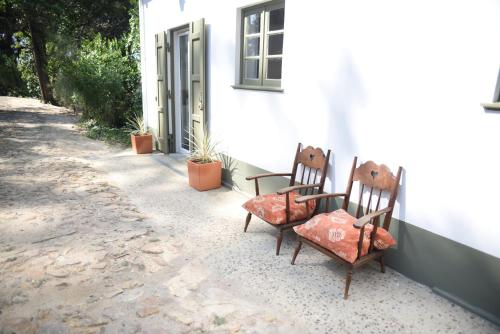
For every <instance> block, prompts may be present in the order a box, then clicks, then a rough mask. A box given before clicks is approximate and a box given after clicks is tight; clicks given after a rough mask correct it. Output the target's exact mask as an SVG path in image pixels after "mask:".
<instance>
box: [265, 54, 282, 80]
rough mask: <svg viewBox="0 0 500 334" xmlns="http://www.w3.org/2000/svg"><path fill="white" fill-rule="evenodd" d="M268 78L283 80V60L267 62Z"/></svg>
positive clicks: (275, 59)
mask: <svg viewBox="0 0 500 334" xmlns="http://www.w3.org/2000/svg"><path fill="white" fill-rule="evenodd" d="M267 78H268V79H281V58H271V59H268V60H267Z"/></svg>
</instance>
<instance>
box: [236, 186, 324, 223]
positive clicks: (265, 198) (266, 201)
mask: <svg viewBox="0 0 500 334" xmlns="http://www.w3.org/2000/svg"><path fill="white" fill-rule="evenodd" d="M289 194H290V222H295V221H299V220H303V219H306V218H307V217H308V210H307V208H306V205H305V203H302V204H297V203H295V199H296V198H297V197H299V196H300V194H299V193H297V192H290V193H289ZM307 206H308V207H309V213H312V212H313V210H314V208H315V206H316V201H309V202H307ZM243 207H244V208H245V209H246V210H247V211H248V212H250V213H252V214H254V215H256V216H257V217H259V218H261V219H263V220H265V221H266V222H268V223H271V224H273V225H281V224H285V223H286V195H278V194H267V195H259V196H255V197H254V198H252V199H250V200H248V201H247V202H246V203H245V204H243Z"/></svg>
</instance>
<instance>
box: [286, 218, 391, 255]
mask: <svg viewBox="0 0 500 334" xmlns="http://www.w3.org/2000/svg"><path fill="white" fill-rule="evenodd" d="M355 222H356V218H354V217H353V216H351V215H350V214H349V213H347V212H346V211H344V210H342V209H340V210H337V211H334V212H330V213H323V214H319V215H317V216H314V217H313V218H312V219H310V220H309V221H308V222H307V223H305V224H302V225H300V226H295V227H294V228H293V229H294V230H295V232H297V234H299V235H301V236H302V237H304V238H306V239H308V240H310V241H313V242H314V243H315V244H318V245H320V246H321V247H323V248H326V249H328V250H329V251H331V252H332V253H335V254H336V255H338V256H340V257H341V258H343V259H344V260H346V261H348V262H350V263H354V261H356V257H357V255H358V241H359V233H360V231H361V229H357V228H355V227H354V226H353V224H354V223H355ZM372 230H373V225H371V224H367V225H365V237H364V238H363V248H362V250H361V255H362V256H363V255H366V254H367V253H368V247H369V246H370V233H371V232H372ZM395 244H396V241H395V240H394V238H393V237H392V236H391V234H390V233H389V232H387V231H386V230H385V229H383V228H381V227H379V228H378V229H377V235H376V236H375V241H374V243H373V245H374V246H375V248H377V249H386V248H389V247H391V246H394V245H395Z"/></svg>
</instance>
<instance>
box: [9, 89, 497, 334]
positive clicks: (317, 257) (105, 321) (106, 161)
mask: <svg viewBox="0 0 500 334" xmlns="http://www.w3.org/2000/svg"><path fill="white" fill-rule="evenodd" d="M75 121H76V118H75V116H73V115H71V114H70V113H67V111H66V110H65V109H62V108H56V107H52V106H47V105H42V104H40V103H38V102H37V101H35V100H30V99H16V98H5V97H0V278H1V279H0V333H11V332H16V333H203V332H210V333H307V332H318V333H335V332H338V333H365V332H373V333H380V332H388V333H435V332H441V333H458V332H462V333H498V328H497V327H495V326H494V325H492V324H491V323H489V322H487V321H485V320H483V319H481V318H479V317H477V316H475V315H473V314H471V313H469V312H467V311H465V310H463V309H462V308H460V307H457V306H454V305H453V304H451V303H449V302H448V301H446V300H444V299H442V298H440V297H438V296H436V295H434V294H433V293H432V292H431V291H430V290H429V289H428V288H426V287H423V286H421V285H418V284H416V283H415V282H413V281H411V280H408V279H406V278H405V277H402V276H401V275H399V274H398V273H396V272H394V271H392V270H390V269H389V270H388V272H387V273H386V274H384V275H382V274H380V273H379V272H378V271H377V270H376V269H372V268H370V267H368V268H366V269H365V270H360V271H359V272H355V274H354V278H353V283H352V286H351V296H350V298H349V300H348V301H344V300H343V299H342V291H343V284H344V281H343V280H344V271H343V269H342V268H341V267H339V266H337V265H336V264H334V263H332V262H331V261H328V259H326V258H325V257H323V256H322V255H321V254H319V253H317V252H315V251H313V250H310V249H307V248H306V249H304V250H303V252H301V254H300V255H299V258H298V260H297V265H296V266H290V264H289V261H290V257H291V253H292V247H293V238H292V235H291V234H288V235H287V236H286V237H285V242H284V244H283V246H282V253H283V255H282V256H280V257H276V256H274V255H273V254H274V243H275V239H274V234H273V232H274V230H273V229H272V228H270V227H268V226H267V225H266V224H263V223H261V222H259V221H258V219H256V218H254V219H253V220H252V223H251V224H250V227H249V232H248V233H247V234H243V233H242V229H243V222H244V217H245V214H244V212H243V210H242V209H241V207H240V206H241V203H242V202H243V201H244V200H245V197H244V196H243V195H241V194H238V193H236V192H234V191H230V190H228V189H226V188H221V189H219V190H216V191H211V192H202V193H200V192H197V191H195V190H193V189H191V188H189V186H188V185H187V180H186V178H185V169H184V165H183V164H180V163H179V162H178V161H176V160H175V156H172V157H170V158H169V157H165V156H163V155H145V156H136V155H132V154H131V153H130V151H129V150H123V149H120V148H116V147H110V146H107V145H105V144H103V143H100V142H96V141H92V140H90V139H87V138H85V137H83V136H81V135H80V134H79V133H78V131H76V129H75V128H74V122H75Z"/></svg>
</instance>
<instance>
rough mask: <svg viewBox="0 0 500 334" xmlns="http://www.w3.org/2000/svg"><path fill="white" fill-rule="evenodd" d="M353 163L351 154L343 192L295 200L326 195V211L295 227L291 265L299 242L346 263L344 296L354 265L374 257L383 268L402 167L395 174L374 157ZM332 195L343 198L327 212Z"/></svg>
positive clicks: (303, 199) (390, 241) (306, 198)
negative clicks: (352, 207)
mask: <svg viewBox="0 0 500 334" xmlns="http://www.w3.org/2000/svg"><path fill="white" fill-rule="evenodd" d="M356 166H357V157H356V158H354V162H353V164H352V169H351V174H350V177H349V182H348V183H347V190H346V192H345V193H335V194H328V193H324V194H317V195H308V196H302V197H299V198H297V199H296V200H295V201H296V202H297V203H299V204H301V203H306V202H309V201H311V200H317V201H318V200H321V199H326V205H325V207H326V212H325V213H322V214H318V215H316V216H314V217H313V218H312V219H310V220H309V221H307V222H306V223H305V224H302V225H300V226H296V227H294V230H295V232H296V233H297V235H298V236H297V238H298V243H297V247H296V249H295V252H294V254H293V258H292V265H293V264H295V259H296V258H297V255H298V253H299V251H300V249H301V247H302V243H306V244H308V245H310V246H312V247H314V248H315V249H317V250H319V251H320V252H322V253H324V254H326V255H328V256H330V257H331V258H332V259H333V260H335V261H337V262H339V263H342V264H344V265H346V266H347V279H346V285H345V290H344V298H345V299H347V296H348V292H349V286H350V284H351V279H352V270H353V269H354V268H357V267H360V266H362V265H364V264H366V263H368V262H370V261H372V260H376V261H378V262H379V263H380V271H381V272H385V268H384V250H385V249H387V248H389V247H391V246H393V245H395V244H396V241H395V240H394V239H393V237H392V236H391V234H390V233H389V232H388V230H389V225H390V223H391V217H392V212H393V208H394V204H395V202H396V197H397V194H398V188H399V181H400V179H401V172H402V168H401V167H399V169H398V173H397V175H396V176H394V175H393V174H392V172H391V171H390V170H389V168H387V166H385V165H377V164H375V163H374V162H373V161H367V162H365V163H363V164H361V165H360V166H358V167H356ZM354 182H358V183H359V193H360V195H359V200H358V205H357V208H356V211H355V214H354V215H351V214H350V213H348V207H349V200H350V198H351V190H352V186H353V183H354ZM366 193H368V197H367V202H366V201H365V202H363V195H364V194H366ZM385 193H388V194H389V197H388V200H387V206H386V207H385V208H383V209H380V204H381V202H385V200H386V199H387V196H386V195H385ZM335 197H343V198H344V201H343V204H342V208H341V209H339V210H336V211H333V212H328V210H329V206H330V205H329V204H330V203H329V202H330V199H332V198H335ZM318 205H319V203H318ZM373 206H374V208H372V207H373ZM382 216H384V224H383V227H380V226H379V225H380V219H381V217H382Z"/></svg>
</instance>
